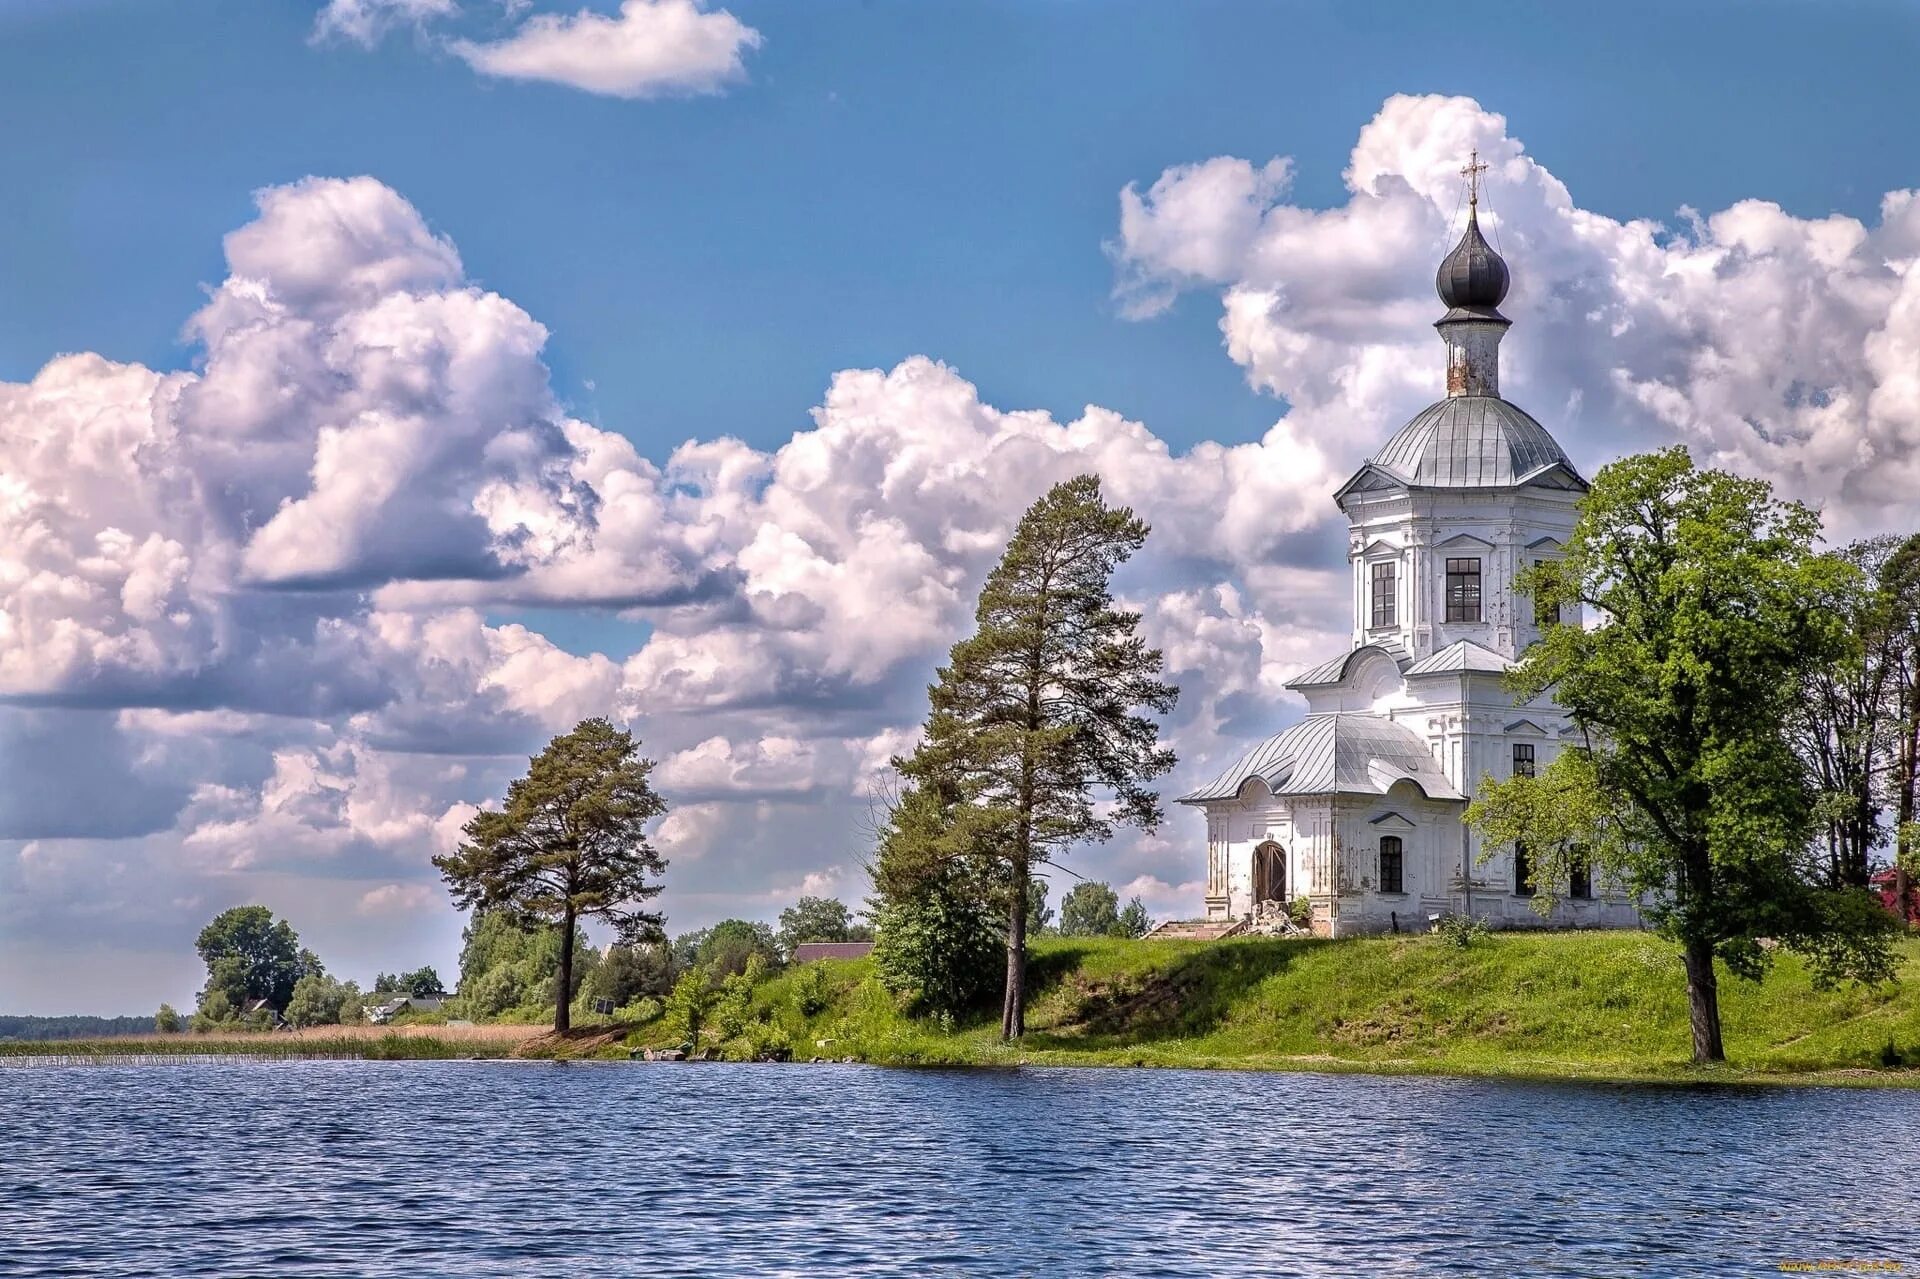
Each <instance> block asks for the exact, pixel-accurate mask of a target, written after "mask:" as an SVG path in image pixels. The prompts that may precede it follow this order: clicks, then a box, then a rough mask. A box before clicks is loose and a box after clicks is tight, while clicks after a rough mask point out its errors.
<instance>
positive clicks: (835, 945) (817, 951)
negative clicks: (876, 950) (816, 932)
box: [793, 941, 873, 964]
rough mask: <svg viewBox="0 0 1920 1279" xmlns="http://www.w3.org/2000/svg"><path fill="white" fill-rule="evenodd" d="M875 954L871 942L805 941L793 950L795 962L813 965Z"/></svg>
mask: <svg viewBox="0 0 1920 1279" xmlns="http://www.w3.org/2000/svg"><path fill="white" fill-rule="evenodd" d="M872 953H873V943H872V942H870V941H803V942H801V943H800V944H799V945H797V946H795V947H794V948H793V962H794V963H796V964H806V963H811V962H813V961H814V960H816V959H862V958H864V957H866V956H868V955H871V954H872Z"/></svg>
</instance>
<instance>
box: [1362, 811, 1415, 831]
mask: <svg viewBox="0 0 1920 1279" xmlns="http://www.w3.org/2000/svg"><path fill="white" fill-rule="evenodd" d="M1367 825H1369V826H1371V827H1373V828H1374V829H1375V830H1377V831H1381V832H1383V833H1391V832H1394V831H1408V830H1413V829H1414V824H1413V823H1412V822H1411V821H1409V820H1408V819H1406V818H1405V817H1402V816H1401V815H1400V814H1398V813H1382V814H1380V815H1379V816H1378V817H1369V818H1368V819H1367Z"/></svg>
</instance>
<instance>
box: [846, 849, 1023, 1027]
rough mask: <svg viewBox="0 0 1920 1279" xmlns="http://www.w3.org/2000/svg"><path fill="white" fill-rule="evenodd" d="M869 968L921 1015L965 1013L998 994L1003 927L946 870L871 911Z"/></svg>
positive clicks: (986, 905) (1003, 951) (963, 883)
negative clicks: (908, 998) (911, 1002)
mask: <svg viewBox="0 0 1920 1279" xmlns="http://www.w3.org/2000/svg"><path fill="white" fill-rule="evenodd" d="M874 925H875V928H874V931H875V932H876V933H877V934H878V936H877V938H876V940H875V944H874V948H873V963H874V969H875V971H877V972H878V973H879V975H880V980H881V981H882V982H884V983H885V985H886V987H887V989H889V990H893V991H896V992H899V993H902V994H907V995H910V996H912V998H913V1000H914V1002H915V1004H916V1005H917V1006H918V1007H919V1008H920V1009H921V1010H922V1011H924V1012H929V1013H937V1012H949V1013H954V1014H956V1015H957V1014H959V1013H963V1012H966V1011H967V1010H968V1009H970V1008H973V1007H974V1006H975V1005H977V1004H979V1003H980V1002H981V1001H982V1000H984V999H985V998H986V997H987V995H989V994H990V993H992V992H993V991H994V990H996V989H998V988H999V985H1000V980H1001V976H1002V974H1003V973H1004V971H1005V968H1006V955H1007V941H1006V928H1005V922H1004V921H1003V920H1002V919H1001V918H1000V914H999V912H998V911H997V910H995V909H994V908H993V906H992V905H991V904H990V903H988V902H987V901H985V900H984V894H981V893H979V892H977V891H976V886H975V885H973V884H970V883H969V882H968V881H967V879H966V877H965V876H964V875H962V874H959V873H956V872H955V871H953V870H951V869H949V870H947V871H945V872H944V873H942V874H939V875H936V876H930V877H928V878H927V879H926V880H925V881H923V882H922V883H920V884H918V885H916V887H915V891H913V892H912V893H911V894H908V893H901V894H899V895H897V896H893V897H889V898H887V899H886V900H884V901H882V902H881V903H880V905H879V906H878V907H877V908H876V909H875V911H874Z"/></svg>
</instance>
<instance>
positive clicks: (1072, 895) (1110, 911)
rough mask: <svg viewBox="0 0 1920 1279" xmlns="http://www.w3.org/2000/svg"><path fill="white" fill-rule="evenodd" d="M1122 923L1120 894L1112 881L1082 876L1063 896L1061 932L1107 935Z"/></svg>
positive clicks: (1062, 933)
mask: <svg viewBox="0 0 1920 1279" xmlns="http://www.w3.org/2000/svg"><path fill="white" fill-rule="evenodd" d="M1119 927H1120V898H1119V896H1118V895H1117V894H1116V893H1115V892H1114V891H1113V888H1112V886H1111V885H1109V884H1103V883H1100V882H1099V881H1097V880H1091V879H1089V880H1082V881H1081V882H1080V883H1078V884H1075V885H1074V886H1073V890H1072V891H1071V892H1069V893H1068V894H1067V895H1066V896H1065V897H1063V898H1061V899H1060V933H1061V935H1062V936H1065V937H1106V936H1108V935H1110V934H1112V933H1113V932H1115V931H1116V930H1117V929H1118V928H1119Z"/></svg>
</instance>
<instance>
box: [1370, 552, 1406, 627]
mask: <svg viewBox="0 0 1920 1279" xmlns="http://www.w3.org/2000/svg"><path fill="white" fill-rule="evenodd" d="M1372 585H1373V621H1372V623H1371V624H1372V625H1374V626H1392V625H1393V624H1394V613H1395V605H1396V604H1397V603H1398V602H1399V597H1398V592H1397V590H1396V589H1395V588H1396V587H1397V586H1398V585H1399V575H1398V573H1397V572H1396V566H1395V565H1394V564H1393V563H1392V561H1388V562H1387V563H1385V564H1375V565H1374V566H1373V578H1372Z"/></svg>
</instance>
